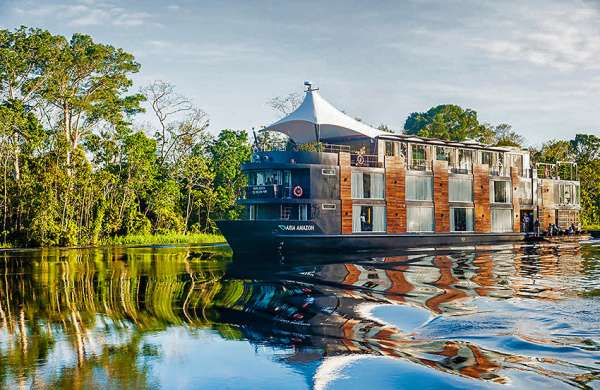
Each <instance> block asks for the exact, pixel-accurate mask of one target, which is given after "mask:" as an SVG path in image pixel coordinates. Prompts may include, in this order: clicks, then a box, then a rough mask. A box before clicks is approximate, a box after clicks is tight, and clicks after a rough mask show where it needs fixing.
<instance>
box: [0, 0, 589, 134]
mask: <svg viewBox="0 0 600 390" xmlns="http://www.w3.org/2000/svg"><path fill="white" fill-rule="evenodd" d="M20 25H26V26H31V27H40V28H44V29H48V30H50V31H51V32H53V33H56V34H62V35H66V36H70V35H71V34H73V33H75V32H82V33H86V34H90V35H91V36H92V37H93V38H94V40H96V41H97V42H102V43H109V44H111V45H113V46H117V47H121V48H123V49H125V50H126V51H128V52H130V53H132V54H133V55H134V56H135V57H136V60H137V61H138V62H139V63H140V64H141V66H142V67H141V71H140V72H139V73H138V74H136V75H134V77H133V78H134V81H135V86H134V88H133V90H134V91H137V90H138V89H139V88H141V87H143V86H144V85H147V84H148V83H150V82H152V81H153V80H163V81H168V82H171V83H173V84H174V85H175V86H176V89H177V91H178V92H179V93H181V94H183V95H185V96H188V97H190V98H192V99H193V101H194V103H195V104H196V105H197V106H199V107H200V108H202V109H203V110H204V111H206V112H207V113H208V115H209V117H210V123H211V125H210V131H211V132H213V133H216V132H218V131H219V130H220V129H223V128H233V129H250V128H252V127H256V128H259V127H260V126H263V125H268V124H270V123H271V122H273V121H275V120H276V119H278V115H277V114H276V113H275V112H274V111H273V110H272V109H271V108H270V107H269V106H268V104H267V101H268V100H269V99H271V98H272V97H274V96H280V95H286V94H288V93H291V92H302V91H303V85H302V84H303V82H304V80H311V81H312V82H313V83H314V84H315V85H317V86H318V87H319V88H320V92H321V95H322V96H323V97H324V98H325V99H327V100H329V101H330V102H331V103H332V104H334V105H335V106H336V107H338V108H339V109H341V110H343V111H344V112H346V113H348V114H349V115H351V116H355V117H360V118H362V119H363V120H364V121H365V122H367V123H370V124H372V125H375V126H377V125H379V124H381V123H384V124H387V125H388V126H390V127H391V128H393V129H402V127H403V125H404V121H405V120H406V117H407V116H408V115H409V114H410V113H411V112H423V111H426V110H427V109H429V108H430V107H433V106H435V105H438V104H448V103H452V104H458V105H460V106H462V107H465V108H471V109H474V110H476V111H477V113H478V115H479V119H480V121H482V122H488V123H491V124H498V123H509V124H511V125H512V126H513V128H514V129H515V130H517V131H518V132H519V133H521V134H523V135H524V136H525V138H526V140H527V143H528V144H531V145H536V146H539V145H540V144H541V143H543V142H545V141H548V140H550V139H552V138H562V139H568V138H571V137H573V136H574V135H575V134H576V133H577V132H587V133H592V134H597V135H600V116H599V115H598V114H599V112H600V0H578V1H571V0H560V1H552V0H544V1H510V0H508V1H482V0H473V1H471V0H469V1H453V0H450V1H443V2H442V1H439V2H438V1H427V0H414V1H411V0H408V1H403V2H400V1H376V0H373V1H369V2H366V1H353V0H348V1H335V0H334V1H322V0H321V1H312V0H304V1H289V2H286V1H252V0H244V1H203V2H196V1H173V2H169V1H155V0H148V1H126V0H121V1H116V0H115V1H113V0H81V1H66V0H65V1H61V0H51V1H44V0H35V1H31V0H20V1H12V0H0V28H5V29H14V28H16V27H18V26H20ZM143 118H144V117H142V118H141V119H143ZM141 119H140V120H141Z"/></svg>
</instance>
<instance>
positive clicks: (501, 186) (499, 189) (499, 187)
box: [490, 180, 512, 203]
mask: <svg viewBox="0 0 600 390" xmlns="http://www.w3.org/2000/svg"><path fill="white" fill-rule="evenodd" d="M511 185H512V184H511V182H509V181H504V180H492V182H491V187H492V188H490V201H491V202H492V203H510V202H511Z"/></svg>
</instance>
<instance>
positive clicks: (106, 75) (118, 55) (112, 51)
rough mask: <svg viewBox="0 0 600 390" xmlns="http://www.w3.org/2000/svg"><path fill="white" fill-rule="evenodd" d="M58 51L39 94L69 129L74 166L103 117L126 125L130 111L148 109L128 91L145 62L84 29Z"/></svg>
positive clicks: (60, 123) (68, 153)
mask: <svg viewBox="0 0 600 390" xmlns="http://www.w3.org/2000/svg"><path fill="white" fill-rule="evenodd" d="M61 38H62V37H61ZM54 56H55V60H54V61H53V62H52V64H51V66H50V67H49V70H48V72H49V77H48V80H47V82H46V83H45V84H44V87H43V88H42V90H41V91H40V93H39V95H40V98H41V99H43V100H45V101H47V102H48V103H49V105H50V107H49V109H50V112H49V115H50V116H54V119H55V120H56V122H55V123H56V124H57V125H58V126H59V127H61V128H62V130H63V135H64V141H65V142H66V164H67V166H68V165H69V164H70V160H71V154H72V152H73V150H75V149H77V147H78V145H79V143H80V141H81V138H82V136H83V135H85V134H86V133H88V132H90V131H91V130H92V129H93V128H94V127H95V126H98V125H99V124H101V123H102V122H104V123H107V124H109V125H111V126H115V127H118V126H125V125H127V120H126V119H127V116H128V115H132V114H135V113H137V112H140V111H141V110H142V109H141V107H140V102H141V101H142V100H143V96H142V95H141V94H129V95H128V94H127V92H128V89H129V88H130V87H131V86H132V81H131V79H130V76H131V75H132V74H133V73H137V72H138V71H139V69H140V65H139V64H138V63H137V62H136V61H135V59H134V57H133V55H131V54H129V53H127V52H125V51H124V50H122V49H117V48H114V47H113V46H110V45H104V44H100V43H96V42H94V41H93V40H92V38H91V37H90V36H88V35H83V34H74V35H73V37H72V38H71V39H70V40H69V41H67V40H66V39H64V38H62V39H60V44H59V47H58V49H57V50H56V52H55V53H54Z"/></svg>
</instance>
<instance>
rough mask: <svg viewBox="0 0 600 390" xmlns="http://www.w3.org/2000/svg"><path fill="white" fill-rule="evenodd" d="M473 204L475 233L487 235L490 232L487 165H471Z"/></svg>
mask: <svg viewBox="0 0 600 390" xmlns="http://www.w3.org/2000/svg"><path fill="white" fill-rule="evenodd" d="M473 203H474V213H475V232H477V233H489V232H490V231H491V230H492V224H491V218H492V216H491V212H492V211H491V209H490V175H489V167H488V165H487V164H473Z"/></svg>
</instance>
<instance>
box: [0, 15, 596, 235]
mask: <svg viewBox="0 0 600 390" xmlns="http://www.w3.org/2000/svg"><path fill="white" fill-rule="evenodd" d="M139 70H140V64H139V63H137V62H136V61H135V58H134V57H133V56H132V55H131V54H129V53H127V52H125V51H124V50H122V49H119V48H115V47H113V46H111V45H109V44H103V43H97V42H95V41H94V40H93V39H92V38H91V37H90V36H87V35H83V34H74V35H73V36H72V37H71V38H70V39H68V38H66V37H64V36H60V35H54V34H51V33H50V32H48V31H45V30H41V29H30V28H26V27H21V28H18V29H16V30H0V244H2V245H15V246H16V245H18V246H78V245H97V244H101V243H107V242H112V243H117V242H124V243H126V242H129V241H131V242H132V243H133V242H134V241H136V240H138V241H143V242H135V243H149V242H148V240H159V238H158V237H171V238H172V239H174V240H177V242H180V241H179V240H187V239H189V237H204V238H206V239H207V240H209V241H211V240H212V238H211V237H213V236H210V235H211V234H214V233H217V228H216V225H215V220H216V219H219V218H224V219H230V218H237V217H239V215H240V213H241V211H240V209H239V207H237V206H236V203H235V199H236V197H238V196H239V195H240V193H241V191H242V189H243V187H244V186H245V184H246V183H245V178H244V175H242V173H241V171H240V164H241V163H242V162H244V161H247V160H249V158H250V154H251V150H252V145H251V143H250V140H249V136H248V133H247V132H246V131H244V130H230V129H225V130H221V131H220V132H218V133H216V132H214V131H213V132H209V131H208V127H209V118H208V115H207V113H205V112H204V111H203V110H202V109H200V108H199V107H197V106H196V105H195V104H194V102H192V101H191V100H190V99H188V98H186V97H184V96H181V95H179V94H178V93H177V92H176V90H175V88H174V87H173V86H172V85H171V84H169V83H168V82H164V81H155V82H153V83H151V84H150V85H147V86H145V87H143V88H141V89H140V90H138V91H137V92H134V91H133V89H134V88H133V82H132V75H134V74H135V73H137V72H138V71H139ZM299 102H300V98H299V96H298V95H295V94H291V95H288V96H286V97H282V98H274V99H272V100H271V101H270V102H269V104H270V105H271V106H272V107H273V109H275V110H277V111H279V112H280V113H282V114H284V113H288V112H291V111H290V110H293V108H295V107H296V106H297V105H298V104H299ZM143 111H147V112H148V113H149V114H151V115H152V117H153V118H154V121H153V122H152V123H148V124H144V125H140V123H139V122H140V121H139V119H137V120H136V115H137V118H139V114H140V113H141V112H143ZM380 127H381V128H385V129H386V130H387V131H390V129H389V127H387V126H385V125H383V124H382V125H381V126H380ZM404 131H405V132H407V133H409V134H419V135H423V136H431V137H440V138H445V139H453V140H464V139H467V138H473V139H477V140H479V141H481V142H485V143H490V144H497V145H508V146H524V139H523V137H522V136H520V135H519V134H518V133H517V132H516V131H514V130H513V129H512V128H511V127H510V125H507V124H500V125H498V126H491V125H487V124H482V123H479V121H478V119H477V113H476V112H475V111H473V110H469V109H466V110H465V109H463V108H461V107H459V106H455V105H442V106H437V107H433V108H431V109H430V110H428V111H426V112H424V113H413V114H411V115H410V116H409V118H408V119H407V120H406V125H405V129H404ZM281 142H282V140H281V139H280V138H279V137H269V135H268V134H267V133H262V134H259V135H258V137H257V139H256V140H255V144H263V146H264V145H265V144H269V143H281ZM283 142H284V143H285V140H284V141H283ZM599 145H600V141H599V140H598V137H596V136H593V135H584V134H580V135H578V136H577V137H576V138H575V139H574V140H571V141H563V140H558V141H550V142H548V143H547V144H544V146H543V147H542V148H541V149H540V150H534V149H532V155H533V156H534V158H535V159H536V160H537V161H540V162H553V161H559V160H568V159H571V160H575V161H577V163H578V164H579V169H580V170H579V172H580V176H581V182H582V184H581V199H582V205H583V207H584V210H583V212H582V220H583V222H584V224H588V225H591V224H600V161H599V154H600V146H599ZM190 233H193V234H200V233H201V234H205V235H206V236H205V235H201V236H185V235H189V234H190ZM173 234H174V235H175V236H173ZM156 235H158V236H156ZM123 237H124V238H123ZM127 237H130V239H128V238H127ZM131 237H136V238H135V239H133V238H131ZM149 237H154V238H149ZM182 237H184V238H182ZM161 240H162V239H161Z"/></svg>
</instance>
